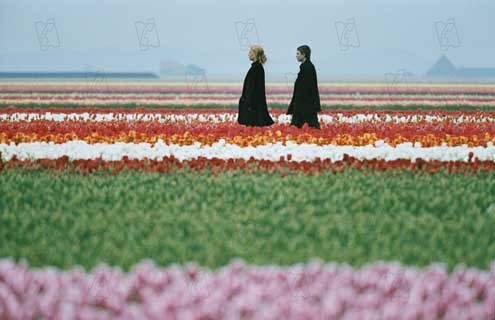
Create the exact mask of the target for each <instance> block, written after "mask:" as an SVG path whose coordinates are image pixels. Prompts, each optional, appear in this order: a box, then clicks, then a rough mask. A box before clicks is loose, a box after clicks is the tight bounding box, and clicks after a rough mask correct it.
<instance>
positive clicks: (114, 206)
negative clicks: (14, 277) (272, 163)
mask: <svg viewBox="0 0 495 320" xmlns="http://www.w3.org/2000/svg"><path fill="white" fill-rule="evenodd" d="M0 257H13V258H15V259H16V260H18V259H26V260H27V261H28V262H29V263H30V264H32V265H33V266H43V265H55V266H58V267H62V268H68V267H71V266H73V265H82V266H84V267H92V266H95V265H97V264H98V263H99V262H107V263H110V264H112V265H120V266H122V267H123V268H124V269H126V268H129V267H130V266H132V265H133V264H134V263H136V262H138V261H140V260H141V259H143V258H152V259H154V260H155V261H156V262H157V263H159V264H161V265H168V264H171V263H174V262H177V263H185V262H188V261H195V262H197V263H199V264H201V265H204V266H208V267H219V266H222V265H225V264H227V263H228V262H229V261H230V260H231V259H232V258H234V257H243V258H244V259H246V260H247V261H248V262H249V263H255V264H271V263H275V264H281V265H286V264H293V263H297V262H305V261H308V260H310V259H311V258H312V257H320V258H322V259H324V260H326V261H336V262H345V263H350V264H352V265H356V266H359V265H363V264H366V263H371V262H375V261H378V260H398V261H401V262H402V263H405V264H408V265H418V266H424V265H427V264H429V263H432V262H443V263H446V264H447V265H448V266H449V268H452V267H454V266H455V265H458V264H466V265H469V266H476V267H480V268H484V269H486V268H487V267H488V266H489V263H490V261H491V260H493V259H494V258H495V173H480V174H472V175H462V174H448V173H446V172H438V173H436V174H433V175H429V174H426V173H416V174H412V173H411V172H408V171H407V170H393V171H390V172H381V173H379V172H371V173H365V172H362V171H358V170H354V169H352V170H348V171H345V172H343V173H339V174H331V173H324V174H321V175H318V176H309V175H304V174H299V173H295V174H289V175H288V176H286V177H284V178H282V177H280V175H278V174H268V173H261V172H258V173H255V174H251V175H249V174H247V173H245V172H242V171H233V172H228V173H222V174H220V175H218V176H217V177H215V176H213V175H211V174H209V173H208V171H203V172H200V173H194V172H191V171H188V170H186V169H185V170H181V171H177V172H175V173H173V174H154V173H147V172H136V171H124V172H121V173H119V174H117V175H112V174H110V173H105V172H96V173H92V174H89V175H87V176H83V175H81V174H78V173H72V174H68V173H63V174H60V175H58V174H56V173H54V172H53V171H51V170H47V169H38V170H35V171H32V172H25V171H22V169H12V170H6V171H4V172H2V173H1V174H0Z"/></svg>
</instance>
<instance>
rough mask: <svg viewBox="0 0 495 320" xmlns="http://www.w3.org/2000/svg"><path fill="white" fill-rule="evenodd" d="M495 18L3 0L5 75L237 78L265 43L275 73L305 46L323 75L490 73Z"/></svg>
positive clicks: (471, 12)
mask: <svg viewBox="0 0 495 320" xmlns="http://www.w3.org/2000/svg"><path fill="white" fill-rule="evenodd" d="M494 18H495V2H493V1H490V0H450V1H443V0H442V1H440V0H435V1H425V0H421V1H405V0H395V1H391V0H376V1H364V0H350V1H349V0H347V1H341V0H339V1H328V0H310V1H295V0H284V1H280V0H277V1H269V2H268V1H262V0H250V1H241V2H238V1H236V2H233V1H227V0H217V1H200V0H185V1H184V0H181V1H173V0H167V1H150V0H144V1H117V0H107V1H96V0H85V1H62V0H45V1H32V0H31V1H28V0H20V1H19V0H16V1H14V0H1V1H0V72H1V74H0V77H1V78H2V79H4V80H5V79H12V78H19V77H24V78H30V77H35V78H39V77H45V78H46V77H64V78H67V79H71V78H78V77H81V76H83V75H84V73H88V72H98V71H99V70H100V71H101V70H104V72H105V73H106V75H107V77H116V78H119V77H121V78H122V77H123V78H133V77H135V78H146V79H155V80H164V81H168V80H171V81H184V78H185V76H186V75H187V74H202V75H204V76H206V77H207V78H208V79H209V81H234V82H241V81H242V80H243V77H244V75H245V72H246V71H247V69H248V68H249V66H250V62H249V60H248V59H247V53H248V48H249V45H250V44H260V45H262V46H263V47H264V48H265V50H266V54H267V56H268V62H267V63H266V65H265V69H266V78H267V81H270V82H278V81H285V80H286V78H287V77H288V75H291V74H294V73H297V71H298V63H297V62H296V60H295V52H296V48H297V47H298V46H299V45H302V44H307V45H309V46H310V47H311V48H312V50H313V53H312V60H313V62H314V63H315V65H316V67H317V71H318V76H319V79H320V80H321V81H381V82H384V81H385V80H386V77H387V74H389V75H392V76H393V75H394V74H395V75H397V74H402V75H405V76H407V77H408V78H409V79H410V81H436V80H441V81H443V82H445V81H461V82H478V81H483V82H486V81H488V82H493V80H495V61H494V57H495V41H494V40H493V36H491V34H490V31H491V30H494V29H495V19H494ZM61 72H62V73H64V74H60V73H61ZM19 73H21V74H19Z"/></svg>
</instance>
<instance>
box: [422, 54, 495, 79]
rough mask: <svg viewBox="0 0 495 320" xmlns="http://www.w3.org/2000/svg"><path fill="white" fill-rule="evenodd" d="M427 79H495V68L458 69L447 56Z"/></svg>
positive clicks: (427, 75)
mask: <svg viewBox="0 0 495 320" xmlns="http://www.w3.org/2000/svg"><path fill="white" fill-rule="evenodd" d="M425 77H427V78H461V79H464V78H471V79H472V78H478V79H495V68H485V67H477V68H471V67H459V68H457V67H456V66H455V65H454V64H453V63H452V62H451V61H450V60H449V59H448V58H447V57H446V56H445V55H442V56H441V57H440V58H439V59H438V60H437V62H435V64H434V65H433V66H432V67H431V68H430V69H429V70H428V72H426V74H425Z"/></svg>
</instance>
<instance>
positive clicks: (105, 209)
mask: <svg viewBox="0 0 495 320" xmlns="http://www.w3.org/2000/svg"><path fill="white" fill-rule="evenodd" d="M241 89H242V88H241V84H238V83H209V84H208V85H206V86H203V87H189V86H188V85H187V84H184V83H160V82H135V83H131V82H109V83H106V82H105V83H99V84H90V85H88V84H86V83H80V82H34V81H32V82H29V81H25V82H9V83H3V82H0V319H204V320H206V319H411V320H412V319H492V320H493V319H495V145H494V144H495V85H492V84H441V83H435V84H427V83H416V84H408V85H397V86H394V87H388V86H387V85H386V84H380V83H368V84H365V83H362V84H361V83H321V84H320V97H321V103H322V109H323V111H322V112H321V113H319V114H318V117H319V120H320V124H321V130H318V129H314V128H310V127H308V126H307V125H305V126H303V127H302V128H301V129H298V128H296V127H293V126H290V125H289V123H290V121H291V116H289V115H286V114H285V113H286V109H287V105H288V103H289V101H290V98H291V88H290V86H287V85H286V84H267V90H266V92H267V102H268V107H269V112H270V114H271V116H272V118H273V119H274V121H275V123H274V124H273V125H272V126H269V127H247V126H242V125H239V124H238V123H237V102H238V100H239V97H240V94H241Z"/></svg>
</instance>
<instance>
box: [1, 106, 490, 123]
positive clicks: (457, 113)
mask: <svg viewBox="0 0 495 320" xmlns="http://www.w3.org/2000/svg"><path fill="white" fill-rule="evenodd" d="M16 113H29V114H38V115H44V114H47V113H63V114H81V113H89V114H90V116H93V117H96V115H98V114H126V115H127V114H130V115H134V114H143V115H146V114H151V115H169V114H172V115H188V114H201V115H215V114H224V113H230V114H234V115H235V114H237V110H235V109H227V108H180V109H173V108H132V109H130V108H118V107H116V108H110V109H109V108H98V107H94V106H79V107H71V108H67V107H47V108H24V107H16V106H14V105H12V106H9V107H4V108H2V109H1V111H0V116H1V115H13V114H16ZM285 113H286V110H282V109H271V110H270V114H272V115H274V116H278V115H281V114H285ZM361 114H362V115H372V116H373V118H374V119H377V118H378V119H380V120H382V121H383V120H384V119H385V118H387V117H406V118H408V117H417V118H419V119H423V118H425V117H442V118H446V120H445V121H453V120H454V119H457V118H460V117H463V118H472V119H473V120H472V121H473V122H474V121H479V119H483V118H490V119H492V121H494V122H495V110H494V111H481V110H452V111H450V110H449V111H445V110H371V109H366V108H362V109H351V110H349V109H332V110H323V111H321V112H319V113H318V115H320V116H321V115H328V116H333V117H337V116H343V117H351V116H354V115H361ZM443 121H444V120H442V122H443Z"/></svg>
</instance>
